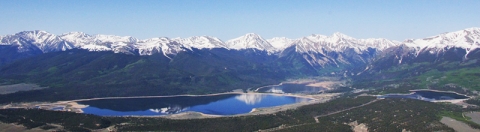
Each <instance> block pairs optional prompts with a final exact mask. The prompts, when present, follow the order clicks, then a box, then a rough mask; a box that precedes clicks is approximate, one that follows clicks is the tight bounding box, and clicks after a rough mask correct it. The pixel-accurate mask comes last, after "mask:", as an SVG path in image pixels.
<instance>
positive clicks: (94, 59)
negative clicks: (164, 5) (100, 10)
mask: <svg viewBox="0 0 480 132" xmlns="http://www.w3.org/2000/svg"><path fill="white" fill-rule="evenodd" d="M258 56H262V57H258ZM276 59H277V58H276V57H274V56H270V55H268V54H267V53H266V52H262V51H255V52H252V51H250V50H246V51H229V50H226V49H212V50H208V49H205V50H196V51H195V52H182V53H179V54H177V55H176V56H175V57H174V58H173V59H172V60H170V59H169V58H167V57H165V56H163V54H155V55H151V56H137V55H126V54H115V53H112V52H88V51H85V50H70V51H65V52H54V53H47V54H41V55H38V56H35V57H31V58H27V59H23V60H19V61H16V62H13V63H10V64H7V65H4V66H2V67H0V82H2V83H4V84H15V83H22V82H25V83H33V84H39V85H40V86H43V87H49V89H42V90H35V91H27V92H18V93H13V94H7V95H0V104H2V103H10V102H28V101H58V100H71V99H80V98H94V97H107V96H145V95H178V94H210V93H221V92H228V91H232V90H234V89H248V88H251V87H259V86H265V85H270V84H277V83H279V82H280V81H282V80H285V79H286V78H294V77H300V76H311V75H316V72H297V71H295V70H302V68H300V69H298V68H292V67H290V66H289V64H290V63H287V62H281V61H279V60H276ZM274 64H275V65H274ZM276 64H280V65H276ZM252 67H254V68H252Z"/></svg>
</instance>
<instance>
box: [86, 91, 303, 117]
mask: <svg viewBox="0 0 480 132" xmlns="http://www.w3.org/2000/svg"><path fill="white" fill-rule="evenodd" d="M309 100H311V99H308V98H299V97H291V96H282V95H270V94H223V95H213V96H177V97H157V98H125V99H103V100H90V101H80V102H78V103H79V104H84V105H89V107H87V108H84V109H82V110H83V111H84V113H88V114H95V115H101V116H129V115H136V116H152V115H167V114H176V113H182V112H187V111H195V112H201V113H205V114H215V115H234V114H242V113H248V112H250V111H251V110H252V109H253V108H260V107H272V106H279V105H285V104H292V103H298V102H304V101H309Z"/></svg>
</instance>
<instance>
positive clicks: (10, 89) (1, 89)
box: [0, 83, 47, 94]
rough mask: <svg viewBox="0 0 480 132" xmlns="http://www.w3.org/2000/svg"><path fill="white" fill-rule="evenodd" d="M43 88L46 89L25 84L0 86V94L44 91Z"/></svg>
mask: <svg viewBox="0 0 480 132" xmlns="http://www.w3.org/2000/svg"><path fill="white" fill-rule="evenodd" d="M45 88H47V87H40V86H38V85H35V84H26V83H20V84H12V85H3V86H0V94H10V93H15V92H19V91H30V90H39V89H45Z"/></svg>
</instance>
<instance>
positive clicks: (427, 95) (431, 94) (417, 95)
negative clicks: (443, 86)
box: [378, 90, 469, 101]
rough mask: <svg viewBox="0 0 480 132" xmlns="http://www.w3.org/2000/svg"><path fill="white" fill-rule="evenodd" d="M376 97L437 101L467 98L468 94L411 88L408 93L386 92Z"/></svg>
mask: <svg viewBox="0 0 480 132" xmlns="http://www.w3.org/2000/svg"><path fill="white" fill-rule="evenodd" d="M378 98H409V99H418V100H424V101H437V100H455V99H467V98H469V97H468V96H464V95H460V94H457V93H452V92H442V91H431V90H412V93H410V94H386V95H382V96H378Z"/></svg>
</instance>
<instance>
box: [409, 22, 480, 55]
mask: <svg viewBox="0 0 480 132" xmlns="http://www.w3.org/2000/svg"><path fill="white" fill-rule="evenodd" d="M403 44H405V45H406V46H408V47H411V48H414V49H415V50H416V51H417V55H418V54H419V53H420V52H424V51H429V52H430V53H435V52H439V51H443V50H445V49H450V48H462V49H465V50H466V51H467V55H468V53H469V52H470V51H472V50H475V49H477V48H479V47H480V28H467V29H464V30H460V31H455V32H449V33H443V34H440V35H436V36H432V37H428V38H424V39H409V40H405V41H404V42H403Z"/></svg>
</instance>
